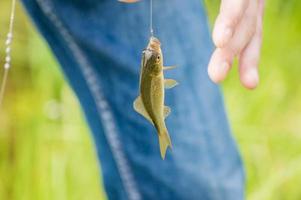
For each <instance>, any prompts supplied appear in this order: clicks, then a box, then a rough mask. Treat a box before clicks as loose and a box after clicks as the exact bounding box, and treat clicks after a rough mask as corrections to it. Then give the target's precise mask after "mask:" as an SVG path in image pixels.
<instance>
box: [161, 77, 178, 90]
mask: <svg viewBox="0 0 301 200" xmlns="http://www.w3.org/2000/svg"><path fill="white" fill-rule="evenodd" d="M178 84H179V83H178V82H177V81H176V80H174V79H165V80H164V87H165V89H171V88H173V87H175V86H177V85H178Z"/></svg>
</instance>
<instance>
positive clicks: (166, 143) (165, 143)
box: [159, 129, 172, 160]
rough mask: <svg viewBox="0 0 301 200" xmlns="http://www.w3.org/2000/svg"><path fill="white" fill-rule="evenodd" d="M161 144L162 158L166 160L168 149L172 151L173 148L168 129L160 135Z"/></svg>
mask: <svg viewBox="0 0 301 200" xmlns="http://www.w3.org/2000/svg"><path fill="white" fill-rule="evenodd" d="M159 144H160V152H161V157H162V159H163V160H164V158H165V155H166V151H167V148H168V147H170V149H171V148H172V145H171V140H170V137H169V134H168V131H167V129H165V130H164V131H162V132H160V133H159Z"/></svg>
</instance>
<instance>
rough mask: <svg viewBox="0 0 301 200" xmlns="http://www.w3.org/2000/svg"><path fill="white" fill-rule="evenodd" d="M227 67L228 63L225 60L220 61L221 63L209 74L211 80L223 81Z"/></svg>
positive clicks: (228, 66)
mask: <svg viewBox="0 0 301 200" xmlns="http://www.w3.org/2000/svg"><path fill="white" fill-rule="evenodd" d="M229 68H230V65H229V63H227V62H222V63H221V64H219V65H216V66H215V67H214V71H213V73H212V74H211V78H212V80H213V81H214V82H216V83H219V82H221V81H223V80H224V79H225V78H226V75H227V73H228V70H229Z"/></svg>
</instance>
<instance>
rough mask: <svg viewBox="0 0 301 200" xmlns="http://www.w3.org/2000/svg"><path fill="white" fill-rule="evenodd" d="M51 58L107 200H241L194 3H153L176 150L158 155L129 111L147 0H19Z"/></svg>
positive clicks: (238, 168) (237, 163) (149, 129)
mask: <svg viewBox="0 0 301 200" xmlns="http://www.w3.org/2000/svg"><path fill="white" fill-rule="evenodd" d="M23 3H24V5H25V7H26V9H27V11H28V13H29V14H30V15H31V17H32V18H33V20H34V22H35V23H36V25H37V27H38V29H39V30H40V32H41V33H42V34H43V36H44V37H45V39H46V40H47V42H48V43H49V45H50V47H51V49H52V50H53V53H54V54H55V55H56V57H57V59H58V61H59V62H60V64H61V67H62V69H63V71H64V73H65V76H66V78H67V79H68V81H69V83H70V85H71V86H72V88H73V89H74V91H75V93H76V94H77V96H78V98H79V100H80V103H81V105H82V108H83V110H84V112H85V114H86V118H87V121H88V123H89V125H90V127H91V130H92V134H93V138H94V141H95V144H96V147H97V153H98V156H99V160H100V162H101V168H102V173H103V179H104V184H105V190H106V192H107V196H108V198H109V199H113V200H114V199H122V200H123V199H131V200H132V199H151V200H154V199H160V200H161V199H162V200H165V199H167V200H169V199H172V200H177V199H183V200H198V199H203V200H228V199H229V200H241V199H244V172H243V166H242V162H241V159H240V155H239V153H238V151H237V147H236V145H235V143H234V141H233V138H232V136H231V133H230V130H229V126H228V122H227V118H226V116H225V111H224V107H223V99H222V96H221V92H220V90H219V88H218V87H217V86H216V85H214V84H213V83H211V82H210V80H209V78H208V75H207V70H206V66H207V63H208V60H209V57H210V53H211V50H212V44H211V40H210V35H209V31H208V25H207V19H206V13H205V11H204V9H203V5H202V2H201V1H200V0H189V1H186V0H185V1H184V0H173V1H171V0H154V8H153V10H154V20H153V22H154V32H155V36H157V37H158V38H159V39H160V40H161V42H162V49H163V53H164V56H165V57H164V59H165V64H166V65H177V66H178V68H177V69H174V70H170V71H166V73H165V76H166V77H168V78H173V79H176V80H177V81H178V82H179V83H180V85H179V86H177V87H175V88H173V89H171V90H167V91H166V105H168V106H170V107H171V109H172V113H171V115H170V116H169V117H168V118H167V120H166V123H167V127H168V129H169V132H170V136H171V139H172V142H173V150H172V151H168V152H167V155H166V159H165V160H164V161H163V160H162V159H161V157H160V152H159V146H158V138H157V135H156V131H155V129H154V127H153V126H152V125H151V124H150V123H149V122H148V121H146V120H145V119H144V118H143V117H141V116H140V115H139V114H138V113H136V112H135V111H134V110H133V108H132V103H133V101H134V99H135V98H136V97H137V94H138V86H139V85H138V84H139V71H140V58H141V52H142V50H143V49H144V48H145V46H146V44H147V42H148V39H149V1H147V0H143V1H142V2H140V3H136V4H122V3H119V2H117V1H116V0H23Z"/></svg>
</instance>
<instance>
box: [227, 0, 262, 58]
mask: <svg viewBox="0 0 301 200" xmlns="http://www.w3.org/2000/svg"><path fill="white" fill-rule="evenodd" d="M257 14H258V0H252V1H250V2H249V5H248V8H247V10H246V12H245V13H244V15H243V17H242V20H241V21H240V22H239V24H238V25H237V29H236V32H235V34H234V36H233V37H232V39H231V40H230V41H229V43H228V45H227V48H228V49H230V50H231V51H232V53H233V54H234V55H238V54H239V53H240V52H241V51H242V50H243V49H244V48H245V47H246V46H247V44H248V43H249V42H250V40H251V38H252V37H253V35H254V34H255V31H256V20H257Z"/></svg>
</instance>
